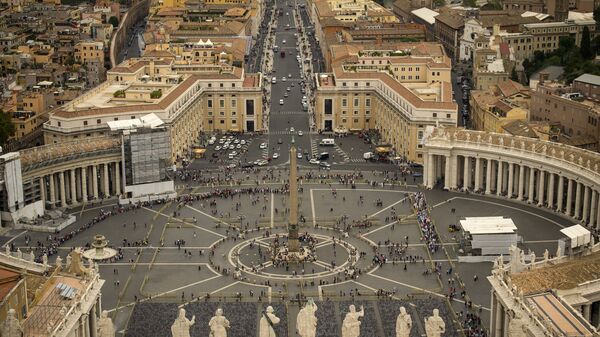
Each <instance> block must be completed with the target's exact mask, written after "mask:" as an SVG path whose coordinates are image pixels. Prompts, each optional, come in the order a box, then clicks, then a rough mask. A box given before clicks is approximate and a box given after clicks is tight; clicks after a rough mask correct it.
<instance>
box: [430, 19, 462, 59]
mask: <svg viewBox="0 0 600 337" xmlns="http://www.w3.org/2000/svg"><path fill="white" fill-rule="evenodd" d="M434 27H435V37H436V38H437V39H438V41H440V42H441V43H442V45H443V46H444V48H446V52H447V53H448V56H449V57H450V59H452V60H453V61H454V60H458V57H459V56H460V38H461V37H462V36H463V32H464V28H465V20H464V18H463V17H462V16H460V15H457V14H456V13H451V12H446V13H441V14H440V15H438V16H436V17H435V24H434Z"/></svg>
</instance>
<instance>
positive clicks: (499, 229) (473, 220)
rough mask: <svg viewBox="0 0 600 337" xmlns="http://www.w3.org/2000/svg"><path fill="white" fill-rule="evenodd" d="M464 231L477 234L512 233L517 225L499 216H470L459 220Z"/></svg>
mask: <svg viewBox="0 0 600 337" xmlns="http://www.w3.org/2000/svg"><path fill="white" fill-rule="evenodd" d="M459 223H460V226H461V227H462V228H463V230H464V231H465V232H468V233H469V234H471V235H477V234H514V233H515V232H516V231H517V226H515V223H514V222H513V221H512V219H510V218H505V217H501V216H487V217H470V218H465V219H464V220H460V221H459Z"/></svg>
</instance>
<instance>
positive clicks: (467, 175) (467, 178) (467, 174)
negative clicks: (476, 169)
mask: <svg viewBox="0 0 600 337" xmlns="http://www.w3.org/2000/svg"><path fill="white" fill-rule="evenodd" d="M464 169H465V171H464V174H463V188H464V189H465V191H466V190H468V189H469V188H470V187H471V159H470V158H469V156H465V167H464Z"/></svg>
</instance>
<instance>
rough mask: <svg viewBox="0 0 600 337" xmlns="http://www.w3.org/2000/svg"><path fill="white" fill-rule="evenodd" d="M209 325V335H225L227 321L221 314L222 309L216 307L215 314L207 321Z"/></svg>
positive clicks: (223, 336) (217, 336)
mask: <svg viewBox="0 0 600 337" xmlns="http://www.w3.org/2000/svg"><path fill="white" fill-rule="evenodd" d="M208 326H209V327H210V335H209V336H210V337H227V329H228V328H229V321H228V320H227V318H225V316H223V309H221V308H219V309H217V312H215V315H214V316H213V317H212V318H211V319H210V321H209V322H208Z"/></svg>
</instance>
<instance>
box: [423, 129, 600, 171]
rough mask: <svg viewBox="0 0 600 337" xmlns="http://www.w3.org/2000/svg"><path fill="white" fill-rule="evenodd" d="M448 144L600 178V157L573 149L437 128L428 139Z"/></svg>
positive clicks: (481, 132)
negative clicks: (564, 164) (514, 153)
mask: <svg viewBox="0 0 600 337" xmlns="http://www.w3.org/2000/svg"><path fill="white" fill-rule="evenodd" d="M436 140H441V141H444V142H447V141H449V140H453V141H460V142H470V143H473V144H481V145H488V146H497V147H504V148H506V149H513V150H520V151H524V152H529V153H535V154H537V155H541V156H546V157H549V158H555V159H558V160H564V161H568V162H570V163H572V164H575V165H578V166H580V167H581V168H583V169H587V170H589V171H592V172H593V173H595V174H600V154H598V153H596V152H592V151H589V150H585V149H580V148H577V147H574V146H569V145H564V144H560V143H554V142H549V141H544V140H538V139H534V138H528V137H520V136H513V135H509V134H501V133H491V132H486V131H473V130H465V129H461V128H457V127H438V128H434V130H433V132H432V133H431V134H430V135H429V136H428V137H427V139H426V142H430V141H436Z"/></svg>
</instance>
